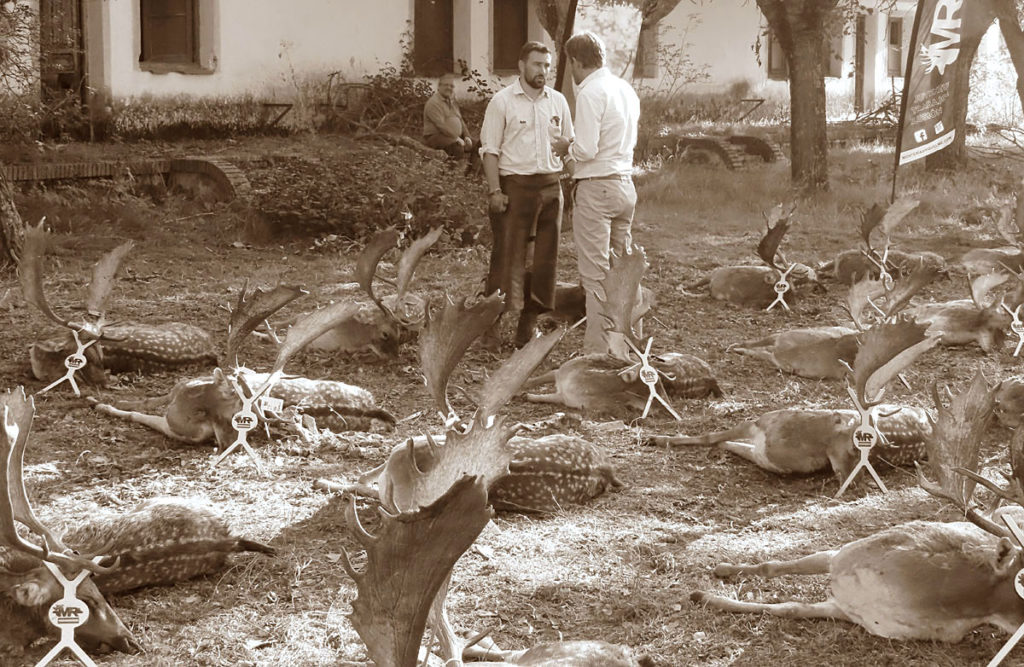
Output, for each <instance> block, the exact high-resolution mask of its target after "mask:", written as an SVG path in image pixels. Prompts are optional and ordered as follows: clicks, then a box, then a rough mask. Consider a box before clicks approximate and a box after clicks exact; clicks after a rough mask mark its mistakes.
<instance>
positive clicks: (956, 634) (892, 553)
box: [690, 521, 1024, 642]
mask: <svg viewBox="0 0 1024 667" xmlns="http://www.w3.org/2000/svg"><path fill="white" fill-rule="evenodd" d="M1022 566H1024V559H1022V558H1021V553H1020V550H1019V549H1015V548H1014V547H1013V545H1012V543H1011V542H1010V541H1009V540H1008V539H1007V538H1005V537H1002V538H999V537H995V536H993V535H991V534H989V533H987V532H985V531H984V530H982V529H980V528H978V527H977V526H975V525H973V524H971V523H967V522H959V523H939V522H933V521H914V522H911V523H906V524H903V525H899V526H895V527H893V528H890V529H888V530H885V531H882V532H880V533H876V534H875V535H871V536H869V537H865V538H862V539H859V540H855V541H853V542H850V543H849V544H846V545H844V546H843V547H841V548H839V549H837V550H831V551H821V552H818V553H815V554H811V555H809V556H804V557H803V558H798V559H796V560H790V561H770V562H766V563H761V564H758V565H732V564H729V563H722V564H720V565H718V566H717V567H715V575H716V576H719V577H730V576H736V575H742V574H753V575H758V576H764V577H776V576H781V575H785V574H797V575H807V574H827V575H829V583H830V594H829V597H828V599H827V600H825V601H824V602H796V601H793V602H780V603H774V604H771V603H762V602H741V601H739V600H732V599H729V598H725V597H722V596H719V595H714V594H712V593H708V592H704V591H698V592H694V593H693V594H692V595H691V596H690V599H691V600H692V601H693V602H695V603H704V604H706V605H708V606H709V607H712V608H714V609H720V610H722V611H731V612H745V613H767V614H771V615H773V616H781V617H784V618H830V619H833V620H837V621H846V622H849V623H856V624H857V625H859V626H861V627H862V628H864V629H865V630H867V631H868V632H869V633H871V634H873V635H878V636H880V637H886V638H889V639H904V640H906V639H924V640H938V641H946V642H957V641H960V640H961V639H963V637H964V635H966V634H967V633H968V632H970V631H971V630H973V629H974V628H977V627H979V626H982V625H986V624H991V625H994V626H996V627H998V628H1000V629H1001V630H1004V631H1006V632H1013V631H1015V630H1016V629H1017V627H1018V626H1019V625H1020V624H1021V623H1022V622H1024V600H1022V599H1021V598H1020V597H1018V596H1017V594H1016V592H1015V591H1014V585H1013V582H1014V578H1015V577H1016V575H1017V572H1018V571H1019V570H1020V569H1021V567H1022Z"/></svg>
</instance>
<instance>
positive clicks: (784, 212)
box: [757, 204, 796, 271]
mask: <svg viewBox="0 0 1024 667" xmlns="http://www.w3.org/2000/svg"><path fill="white" fill-rule="evenodd" d="M795 212H796V204H791V205H790V206H789V207H788V209H787V208H786V207H785V206H783V205H782V204H779V205H777V206H775V207H774V208H773V209H772V210H771V211H769V212H768V213H767V214H765V215H764V224H765V228H766V231H765V234H764V236H763V237H761V240H760V241H759V242H758V244H757V256H758V257H760V258H761V259H762V260H763V261H764V263H765V264H767V265H768V266H770V267H772V268H774V269H777V270H779V271H785V270H786V267H785V266H779V265H778V264H776V261H775V258H776V257H778V258H779V260H780V261H781V262H782V264H783V265H785V264H787V262H786V258H785V256H784V255H783V254H782V253H781V252H780V251H779V245H781V244H782V238H783V237H784V236H785V235H786V232H788V231H789V227H790V225H791V224H792V218H793V213H795Z"/></svg>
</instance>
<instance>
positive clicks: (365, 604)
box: [343, 475, 493, 667]
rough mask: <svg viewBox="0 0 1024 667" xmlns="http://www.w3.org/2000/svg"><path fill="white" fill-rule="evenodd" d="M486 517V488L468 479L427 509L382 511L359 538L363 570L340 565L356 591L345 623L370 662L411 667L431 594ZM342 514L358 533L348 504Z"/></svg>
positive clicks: (480, 481)
mask: <svg viewBox="0 0 1024 667" xmlns="http://www.w3.org/2000/svg"><path fill="white" fill-rule="evenodd" d="M492 514H493V512H492V510H491V509H490V508H489V507H488V506H487V487H486V483H485V482H484V480H483V479H481V478H480V477H474V476H470V475H466V476H464V477H462V478H461V479H459V480H458V481H456V482H455V483H454V484H452V485H451V486H450V488H448V489H447V491H446V492H445V493H444V494H443V495H441V496H440V497H439V498H437V499H436V500H435V501H434V502H432V503H431V504H430V505H429V506H427V507H422V508H420V509H418V510H416V511H414V512H408V513H403V514H400V515H398V516H393V515H389V514H383V515H382V520H381V525H380V528H379V529H378V530H377V534H376V536H372V537H371V536H369V535H368V534H366V536H365V537H363V538H361V539H360V542H361V543H362V544H363V546H364V547H365V548H366V568H365V569H364V571H363V572H362V573H356V572H355V570H354V568H352V566H351V563H350V562H348V555H347V554H346V557H345V559H344V560H345V561H346V562H345V563H343V564H344V565H345V567H346V570H347V571H348V572H349V574H350V575H354V576H353V579H354V581H355V583H356V588H357V590H358V596H357V597H356V599H355V600H353V601H352V613H351V614H350V615H349V618H350V619H351V621H352V627H353V628H355V630H356V632H357V633H359V636H360V637H361V638H362V640H363V643H365V644H366V649H367V653H368V654H369V656H370V659H371V660H373V662H374V664H377V665H389V666H394V667H415V665H416V661H417V656H418V653H419V648H420V641H421V640H422V638H423V631H424V629H425V627H426V624H427V616H428V615H429V613H430V608H431V605H432V604H433V603H434V599H435V597H436V596H437V595H439V591H440V589H441V586H442V584H443V583H444V582H445V581H446V580H447V578H448V576H449V575H450V573H451V570H452V568H453V567H454V566H455V563H456V561H458V559H459V558H460V557H461V556H462V554H463V553H464V552H465V551H466V549H468V548H469V547H470V545H471V544H472V543H473V541H474V540H476V538H477V536H478V535H479V534H480V532H481V531H482V530H483V529H484V527H485V526H486V525H487V522H488V521H490V519H491V516H492ZM345 515H346V519H347V520H348V523H349V525H350V526H353V529H354V530H357V529H356V528H355V526H358V525H360V524H359V523H358V517H357V516H356V515H355V507H354V504H353V505H350V506H349V507H347V508H346V512H345ZM364 532H365V531H364ZM367 538H370V539H367ZM442 603H443V601H442Z"/></svg>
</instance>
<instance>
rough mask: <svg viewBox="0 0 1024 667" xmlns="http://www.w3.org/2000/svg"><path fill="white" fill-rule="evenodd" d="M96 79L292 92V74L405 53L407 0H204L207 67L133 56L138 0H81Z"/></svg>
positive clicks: (188, 89)
mask: <svg viewBox="0 0 1024 667" xmlns="http://www.w3.org/2000/svg"><path fill="white" fill-rule="evenodd" d="M87 5H88V7H87V11H88V12H89V19H88V26H89V28H90V31H89V39H90V45H91V47H92V48H90V64H91V65H93V66H92V67H91V72H92V83H93V85H97V83H99V84H100V85H102V86H103V87H104V88H105V89H106V90H107V92H108V93H109V94H111V95H113V96H114V97H115V98H117V97H129V96H136V95H153V96H158V97H161V96H174V95H181V94H186V95H197V96H214V95H216V96H230V95H239V94H245V93H252V94H256V95H258V96H260V97H261V98H264V99H267V100H270V99H275V98H277V99H291V98H293V97H294V96H295V92H296V91H295V82H294V81H295V80H296V79H297V80H298V81H299V82H302V81H304V80H307V79H310V78H314V79H316V78H323V77H325V76H326V74H327V73H328V72H331V71H335V70H342V71H343V72H345V73H346V74H347V75H348V76H350V77H352V78H358V77H359V76H361V75H362V74H365V73H368V72H375V71H377V70H379V69H380V67H381V65H382V64H383V63H385V62H391V63H395V64H397V63H398V62H399V61H400V60H401V55H402V54H401V47H400V44H399V40H400V38H401V35H402V33H403V32H404V31H405V30H406V29H407V21H409V20H410V19H411V17H412V1H411V0H376V1H374V2H366V0H290V1H287V2H286V1H282V0H201V2H200V18H199V21H200V60H201V63H200V64H201V65H202V66H203V67H204V68H206V69H208V70H209V71H210V73H205V74H182V73H174V72H172V73H165V74H158V73H153V72H149V71H144V70H143V69H142V68H141V67H140V65H139V53H140V49H141V39H140V28H139V0H87Z"/></svg>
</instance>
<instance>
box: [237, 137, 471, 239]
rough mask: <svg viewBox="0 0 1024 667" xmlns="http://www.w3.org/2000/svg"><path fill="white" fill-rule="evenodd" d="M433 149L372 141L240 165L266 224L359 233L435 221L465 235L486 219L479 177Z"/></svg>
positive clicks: (416, 228) (293, 230)
mask: <svg viewBox="0 0 1024 667" xmlns="http://www.w3.org/2000/svg"><path fill="white" fill-rule="evenodd" d="M465 164H466V163H465V162H462V161H453V160H450V159H448V158H447V156H445V155H444V154H443V153H442V152H440V151H431V150H429V149H426V148H424V149H420V150H418V149H414V148H411V147H408V146H403V145H398V146H390V147H387V148H382V146H381V145H379V144H367V145H364V146H361V147H357V148H355V149H354V150H352V151H351V152H349V153H344V154H340V153H337V152H324V153H321V154H320V155H317V156H315V157H295V156H271V157H266V158H262V159H259V160H255V161H252V162H250V163H249V164H246V165H242V166H243V169H244V170H245V172H246V175H247V176H248V177H249V180H250V181H251V183H252V186H253V191H254V196H255V204H256V206H257V207H258V208H259V210H260V212H261V213H262V214H263V216H264V218H265V219H266V220H267V222H268V223H270V225H271V226H272V227H273V229H274V232H275V233H277V234H283V235H286V236H287V235H309V234H323V233H330V234H337V235H339V236H342V237H345V238H348V239H352V240H354V241H363V240H366V239H367V238H368V237H370V236H372V235H373V234H374V233H376V232H377V231H378V230H380V229H383V228H385V227H389V226H391V225H397V226H398V227H399V228H401V229H404V230H408V231H409V232H410V234H411V235H412V236H413V237H419V236H422V235H423V234H425V233H426V232H428V231H429V230H430V229H432V228H433V227H437V226H439V225H443V226H444V227H445V229H446V230H447V231H448V234H449V236H450V237H451V238H452V239H453V240H454V241H455V242H456V244H462V245H465V244H468V243H472V242H473V240H475V238H476V234H477V232H478V231H479V229H480V228H481V226H482V225H483V224H484V223H485V222H486V220H487V215H486V201H485V200H486V197H485V196H484V189H485V188H484V186H483V180H482V177H475V176H467V175H466V174H465V168H466V167H465Z"/></svg>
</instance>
